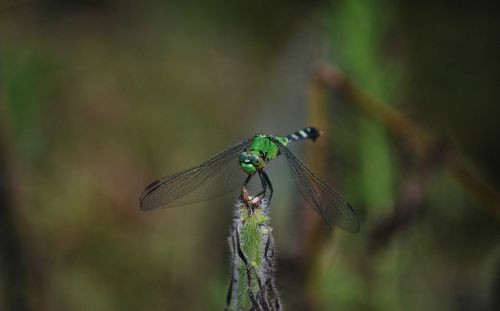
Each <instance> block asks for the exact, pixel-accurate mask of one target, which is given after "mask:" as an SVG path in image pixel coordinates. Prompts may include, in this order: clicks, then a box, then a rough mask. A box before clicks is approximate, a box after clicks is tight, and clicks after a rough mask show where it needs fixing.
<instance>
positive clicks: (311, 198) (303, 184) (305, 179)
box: [273, 139, 359, 233]
mask: <svg viewBox="0 0 500 311" xmlns="http://www.w3.org/2000/svg"><path fill="white" fill-rule="evenodd" d="M273 142H274V143H275V144H276V145H278V148H279V150H280V152H281V153H282V154H284V155H285V157H286V159H287V160H288V166H289V168H290V172H291V174H292V175H293V176H294V177H295V180H296V182H297V184H298V187H299V190H300V193H301V194H302V196H303V197H304V199H305V200H306V201H307V202H308V203H309V204H310V205H311V206H312V207H313V208H314V209H315V210H316V212H318V214H320V215H321V217H322V218H323V219H324V220H325V222H326V223H327V224H328V226H331V225H335V226H338V227H340V228H342V229H344V230H346V231H349V232H352V233H355V232H358V231H359V220H358V216H357V213H356V211H355V210H354V209H353V208H352V206H351V205H350V204H349V203H347V201H346V200H344V198H342V196H341V195H340V194H339V193H338V192H337V191H335V189H333V188H332V187H330V186H329V185H327V184H326V183H325V182H324V181H322V180H321V179H319V178H318V177H316V176H315V175H314V174H313V173H312V172H311V171H310V170H309V169H308V168H307V167H306V165H305V164H304V163H303V162H302V161H300V160H299V159H298V158H297V157H295V156H294V155H293V153H292V152H291V151H290V150H289V149H288V148H287V147H285V146H284V145H283V144H281V143H280V142H279V141H278V140H276V139H273Z"/></svg>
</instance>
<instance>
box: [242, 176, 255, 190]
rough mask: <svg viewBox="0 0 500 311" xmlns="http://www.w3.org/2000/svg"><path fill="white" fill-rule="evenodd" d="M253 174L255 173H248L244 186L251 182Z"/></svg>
mask: <svg viewBox="0 0 500 311" xmlns="http://www.w3.org/2000/svg"><path fill="white" fill-rule="evenodd" d="M252 176H253V175H250V174H248V177H247V179H245V183H244V184H243V187H245V186H246V185H247V184H248V183H249V182H250V179H252Z"/></svg>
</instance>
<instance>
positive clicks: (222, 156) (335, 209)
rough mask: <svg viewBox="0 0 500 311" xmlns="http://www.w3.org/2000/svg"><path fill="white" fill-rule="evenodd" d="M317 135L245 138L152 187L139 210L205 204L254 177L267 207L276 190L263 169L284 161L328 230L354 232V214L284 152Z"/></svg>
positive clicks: (313, 131)
mask: <svg viewBox="0 0 500 311" xmlns="http://www.w3.org/2000/svg"><path fill="white" fill-rule="evenodd" d="M320 135H321V132H320V131H319V130H318V129H316V128H314V127H306V128H303V129H301V130H299V131H296V132H294V133H292V134H289V135H284V136H275V135H269V134H257V135H255V136H253V137H251V138H247V139H245V140H243V141H241V142H239V143H237V144H234V145H232V146H230V147H228V148H227V149H225V150H223V151H222V152H220V153H218V154H216V155H214V156H213V157H211V158H210V159H208V160H207V161H205V162H203V163H201V164H200V165H198V166H195V167H192V168H190V169H186V170H183V171H180V172H178V173H175V174H173V175H170V176H167V177H163V178H161V179H158V180H156V181H154V182H152V183H151V184H150V185H148V186H147V187H146V188H145V189H144V191H143V192H142V194H141V197H140V208H141V209H142V210H152V209H156V208H159V207H174V206H182V205H186V204H191V203H195V202H200V201H206V200H209V199H213V198H216V197H219V196H221V195H224V194H227V193H228V192H230V191H232V190H235V189H236V188H237V187H242V186H243V187H245V186H246V185H247V184H248V183H249V182H250V180H251V179H252V178H253V177H254V176H258V177H259V179H260V182H261V185H262V191H261V192H260V193H258V194H257V195H258V196H260V195H263V196H266V195H267V193H268V191H269V196H268V197H269V198H268V202H270V201H271V199H272V195H273V193H274V188H273V185H272V183H271V180H270V178H269V176H268V174H267V173H266V171H265V170H264V169H265V167H266V165H267V164H268V163H269V162H270V161H272V160H274V159H275V158H278V157H281V158H283V157H284V158H285V159H286V160H287V163H288V167H289V170H290V173H291V175H292V176H293V177H294V180H295V181H296V184H297V186H298V190H299V192H300V193H301V195H302V197H303V198H304V199H305V201H306V202H307V203H308V205H310V206H311V207H312V208H314V210H315V211H316V212H317V213H318V214H319V215H320V216H321V217H322V218H323V220H324V222H325V223H326V225H327V226H328V227H331V226H332V225H334V226H337V227H339V228H341V229H344V230H346V231H348V232H352V233H355V232H357V231H359V227H360V225H359V220H358V216H357V212H356V210H355V209H354V208H353V207H352V206H351V205H350V204H349V203H348V202H347V201H346V200H345V199H344V198H343V197H342V196H341V195H340V194H339V193H338V192H337V191H336V190H335V189H334V188H333V187H331V186H329V185H328V184H327V183H326V182H324V181H323V180H321V179H320V178H319V177H317V176H316V175H315V174H313V173H312V172H311V170H309V168H307V166H306V165H305V164H304V163H303V162H302V161H301V160H299V159H298V158H297V157H296V156H295V155H294V154H293V153H292V152H291V151H290V150H289V149H288V147H287V146H288V145H289V144H290V143H293V142H296V141H300V140H312V141H316V139H317V138H318V137H320Z"/></svg>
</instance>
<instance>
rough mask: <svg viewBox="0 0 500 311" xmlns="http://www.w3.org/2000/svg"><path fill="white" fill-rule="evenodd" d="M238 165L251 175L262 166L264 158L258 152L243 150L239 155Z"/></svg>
mask: <svg viewBox="0 0 500 311" xmlns="http://www.w3.org/2000/svg"><path fill="white" fill-rule="evenodd" d="M240 167H241V169H242V170H243V171H245V172H246V173H248V174H250V175H252V174H255V173H256V172H257V171H258V170H260V169H263V168H264V160H263V159H262V157H260V156H259V155H258V154H255V153H251V152H246V151H245V152H242V153H241V155H240Z"/></svg>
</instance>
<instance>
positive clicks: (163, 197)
mask: <svg viewBox="0 0 500 311" xmlns="http://www.w3.org/2000/svg"><path fill="white" fill-rule="evenodd" d="M249 145H250V139H246V140H244V141H242V142H240V143H238V144H235V145H233V146H231V147H229V148H227V149H226V150H224V151H222V152H220V153H218V154H216V155H215V156H213V157H211V158H210V159H209V160H208V161H206V162H204V163H202V164H200V165H198V166H195V167H193V168H190V169H187V170H184V171H181V172H178V173H176V174H174V175H171V176H167V177H164V178H161V179H159V180H156V181H154V182H153V183H151V184H150V185H149V186H147V187H146V189H144V191H143V192H142V194H141V198H140V207H141V209H142V210H150V209H154V208H158V207H173V206H180V205H186V204H190V203H195V202H200V201H205V200H209V199H213V198H216V197H219V196H221V195H223V194H226V193H228V192H230V191H231V190H234V189H236V188H237V187H238V186H241V185H243V182H244V181H245V178H246V176H247V175H246V173H244V172H243V171H242V170H241V169H240V168H239V162H238V158H239V154H240V153H241V152H243V151H244V150H245V149H246V148H247V147H248V146H249Z"/></svg>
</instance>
